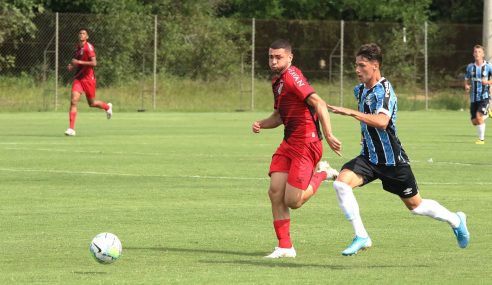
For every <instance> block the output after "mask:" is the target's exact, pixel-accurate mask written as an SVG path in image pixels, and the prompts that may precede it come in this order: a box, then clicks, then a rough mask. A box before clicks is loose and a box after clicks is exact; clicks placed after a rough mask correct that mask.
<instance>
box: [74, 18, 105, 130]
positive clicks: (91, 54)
mask: <svg viewBox="0 0 492 285" xmlns="http://www.w3.org/2000/svg"><path fill="white" fill-rule="evenodd" d="M88 39H89V33H88V32H87V29H85V28H81V29H80V30H79V43H78V45H77V49H76V50H75V53H74V56H73V58H72V62H71V63H70V64H69V65H68V67H67V68H68V71H72V70H74V69H76V73H75V76H74V80H73V84H72V99H71V102H70V113H69V118H70V127H69V128H68V129H67V130H66V131H65V135H67V136H75V117H76V116H77V103H78V102H79V99H80V95H81V94H82V92H84V93H85V97H86V98H87V103H88V104H89V106H90V107H96V108H100V109H103V110H105V111H106V116H107V118H108V120H109V119H111V116H112V115H113V105H112V104H111V103H108V104H106V103H104V102H103V101H99V100H96V76H95V75H94V67H95V66H96V65H97V61H96V52H95V51H94V46H93V45H92V44H90V43H89V42H87V40H88Z"/></svg>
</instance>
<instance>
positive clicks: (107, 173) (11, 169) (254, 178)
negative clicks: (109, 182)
mask: <svg viewBox="0 0 492 285" xmlns="http://www.w3.org/2000/svg"><path fill="white" fill-rule="evenodd" d="M0 171H6V172H45V173H60V174H76V175H107V176H127V177H157V178H195V179H219V180H268V179H269V178H268V177H263V178H258V177H227V176H208V175H156V174H151V175H148V174H133V173H111V172H96V171H69V170H52V169H13V168H0Z"/></svg>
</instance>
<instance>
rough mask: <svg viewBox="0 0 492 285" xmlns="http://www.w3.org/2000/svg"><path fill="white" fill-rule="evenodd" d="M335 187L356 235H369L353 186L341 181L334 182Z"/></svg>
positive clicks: (341, 206) (341, 205)
mask: <svg viewBox="0 0 492 285" xmlns="http://www.w3.org/2000/svg"><path fill="white" fill-rule="evenodd" d="M333 188H335V191H336V193H337V198H338V204H339V205H340V208H341V209H342V212H343V213H344V214H345V217H346V218H347V220H349V221H350V222H351V223H352V227H354V231H355V235H356V236H359V237H363V238H365V237H368V236H369V235H368V234H367V231H366V229H365V228H364V224H363V223H362V219H361V217H360V213H359V204H358V203H357V200H356V199H355V196H354V192H353V191H352V188H351V187H350V186H348V185H347V184H346V183H343V182H340V181H335V182H333Z"/></svg>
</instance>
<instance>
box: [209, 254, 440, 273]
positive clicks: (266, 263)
mask: <svg viewBox="0 0 492 285" xmlns="http://www.w3.org/2000/svg"><path fill="white" fill-rule="evenodd" d="M344 258H347V257H344ZM348 258H351V257H348ZM289 260H293V259H289ZM284 261H285V259H282V260H278V259H262V260H233V261H215V260H214V261H211V260H210V261H208V260H207V261H201V262H202V263H209V264H243V265H252V266H263V267H282V268H283V267H286V268H310V267H311V268H321V269H331V270H347V269H349V270H353V269H364V268H369V269H371V268H379V269H381V268H407V267H408V265H404V264H403V265H385V264H381V265H365V264H360V265H359V266H357V265H354V264H351V265H336V264H313V263H297V262H284ZM415 267H419V268H428V267H430V266H428V265H412V268H415Z"/></svg>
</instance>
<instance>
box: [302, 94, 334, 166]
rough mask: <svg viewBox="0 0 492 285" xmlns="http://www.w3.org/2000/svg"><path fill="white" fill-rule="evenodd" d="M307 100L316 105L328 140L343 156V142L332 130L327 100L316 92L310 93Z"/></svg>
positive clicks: (316, 110) (315, 107) (331, 146)
mask: <svg viewBox="0 0 492 285" xmlns="http://www.w3.org/2000/svg"><path fill="white" fill-rule="evenodd" d="M306 102H307V103H308V104H309V105H311V106H312V107H314V110H315V112H316V115H317V116H318V119H319V122H320V124H321V129H322V131H323V135H324V136H325V138H326V142H327V143H328V145H329V146H330V148H331V149H332V150H333V151H334V152H335V153H336V154H338V155H340V156H341V150H342V143H341V142H340V141H339V140H338V139H337V138H336V137H335V136H334V135H333V132H332V130H331V121H330V114H328V110H327V109H326V102H325V101H324V100H323V99H322V98H321V97H319V95H318V94H316V93H313V94H311V95H309V97H308V98H307V99H306Z"/></svg>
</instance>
